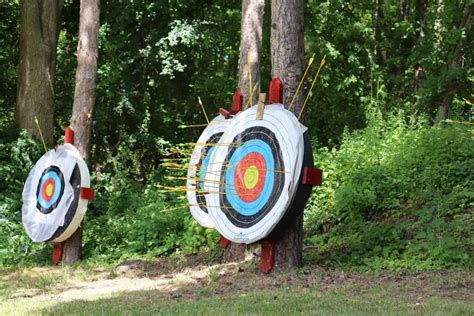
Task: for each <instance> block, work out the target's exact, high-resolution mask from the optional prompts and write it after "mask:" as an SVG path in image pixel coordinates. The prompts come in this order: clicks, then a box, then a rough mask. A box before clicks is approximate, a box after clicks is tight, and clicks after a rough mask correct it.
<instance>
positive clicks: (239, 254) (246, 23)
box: [222, 0, 265, 262]
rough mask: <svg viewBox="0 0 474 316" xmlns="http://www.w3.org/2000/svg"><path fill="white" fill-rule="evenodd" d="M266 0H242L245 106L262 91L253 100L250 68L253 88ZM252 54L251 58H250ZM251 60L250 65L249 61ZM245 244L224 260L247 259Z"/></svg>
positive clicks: (234, 246)
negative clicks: (251, 96)
mask: <svg viewBox="0 0 474 316" xmlns="http://www.w3.org/2000/svg"><path fill="white" fill-rule="evenodd" d="M264 8H265V1H264V0H243V1H242V22H241V23H242V24H241V36H240V60H239V89H240V92H241V93H242V95H243V96H244V106H245V107H247V104H248V105H250V106H252V105H254V104H256V103H257V101H258V95H259V92H260V89H259V87H257V89H256V90H255V92H254V93H253V98H252V100H251V102H249V103H248V100H249V98H250V92H251V91H250V83H249V68H250V74H251V78H252V88H253V87H255V85H256V84H259V82H260V59H261V51H262V28H263V12H264ZM248 54H250V59H249V58H248ZM249 61H250V67H249V64H248V62H249ZM246 248H247V247H246V245H245V244H237V243H231V244H230V245H229V246H228V247H227V248H226V249H225V250H224V256H223V258H222V259H223V261H224V262H239V261H242V260H244V259H245V250H246Z"/></svg>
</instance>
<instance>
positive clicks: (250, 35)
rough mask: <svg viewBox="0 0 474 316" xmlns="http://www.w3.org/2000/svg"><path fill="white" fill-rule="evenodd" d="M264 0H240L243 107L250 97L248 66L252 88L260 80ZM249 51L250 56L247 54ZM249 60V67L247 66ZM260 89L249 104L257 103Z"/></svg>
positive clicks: (240, 83)
mask: <svg viewBox="0 0 474 316" xmlns="http://www.w3.org/2000/svg"><path fill="white" fill-rule="evenodd" d="M264 7H265V1H264V0H243V1H242V24H241V37H240V60H239V89H240V92H241V93H242V94H243V96H244V107H245V108H246V107H247V103H248V101H249V98H250V93H251V92H252V91H250V84H249V68H250V74H251V77H252V88H253V87H255V85H256V84H259V82H260V56H261V51H262V28H263V12H264ZM249 53H250V58H249V56H248V54H249ZM249 62H250V67H249ZM259 92H260V89H259V87H257V89H256V90H255V93H253V99H252V100H251V102H250V103H249V105H250V106H252V105H254V104H257V102H258V95H259Z"/></svg>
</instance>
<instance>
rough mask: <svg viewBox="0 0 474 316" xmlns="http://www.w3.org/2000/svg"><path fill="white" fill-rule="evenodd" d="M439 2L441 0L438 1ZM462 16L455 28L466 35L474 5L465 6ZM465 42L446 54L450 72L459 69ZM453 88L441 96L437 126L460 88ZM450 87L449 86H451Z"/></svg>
mask: <svg viewBox="0 0 474 316" xmlns="http://www.w3.org/2000/svg"><path fill="white" fill-rule="evenodd" d="M440 1H441V0H440ZM462 11H463V14H462V16H461V20H460V21H459V24H458V26H457V28H458V29H459V30H461V29H464V30H465V32H466V33H468V32H469V31H470V30H471V27H472V25H471V23H470V20H471V16H472V13H473V11H474V5H472V4H469V5H465V6H464V7H463V9H462ZM465 46H466V45H465V40H464V38H463V37H461V39H460V40H459V41H458V43H456V45H455V46H454V47H453V49H452V50H451V52H450V53H449V54H448V57H447V59H448V60H447V68H448V70H450V71H454V70H455V69H456V68H459V67H461V65H462V62H461V59H462V57H463V56H462V55H463V54H464V53H465V50H466V47H465ZM453 85H454V88H453V87H447V88H446V89H445V90H446V91H444V92H443V93H442V94H441V103H440V105H439V107H438V110H437V112H436V117H435V124H439V123H440V122H442V121H443V120H445V119H447V118H448V116H449V112H450V110H451V105H452V102H453V99H454V94H455V93H456V92H457V91H458V89H459V88H460V85H457V84H453ZM453 85H451V86H453Z"/></svg>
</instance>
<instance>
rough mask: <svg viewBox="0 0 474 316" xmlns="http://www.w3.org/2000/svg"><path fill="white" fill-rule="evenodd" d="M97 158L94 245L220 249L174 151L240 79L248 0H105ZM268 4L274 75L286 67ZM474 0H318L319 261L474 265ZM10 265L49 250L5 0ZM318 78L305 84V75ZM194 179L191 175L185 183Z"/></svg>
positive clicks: (70, 76)
mask: <svg viewBox="0 0 474 316" xmlns="http://www.w3.org/2000/svg"><path fill="white" fill-rule="evenodd" d="M101 2H102V3H101V18H100V20H101V26H100V34H99V46H100V47H99V62H98V65H99V69H98V85H97V100H96V104H95V109H94V116H93V117H94V121H93V135H92V141H91V143H92V148H91V156H90V161H89V166H90V170H91V172H92V175H93V180H92V181H93V185H94V188H95V190H96V199H95V200H94V202H93V203H92V204H91V205H90V206H89V208H88V212H87V215H86V218H85V223H84V249H83V257H84V259H85V260H87V261H89V262H114V261H123V260H126V259H129V258H138V257H141V258H152V257H156V256H165V255H183V254H184V255H186V254H192V253H198V252H203V251H210V252H211V253H213V254H214V255H216V256H218V255H219V253H220V252H221V249H220V247H219V245H218V240H219V236H218V234H217V233H216V232H215V231H211V230H206V229H203V228H201V227H200V226H199V225H198V224H197V223H196V222H195V221H194V220H193V219H192V218H191V216H190V214H189V211H188V210H187V209H186V207H185V205H186V202H185V200H184V199H183V198H184V194H183V193H181V194H174V195H173V194H171V195H170V194H166V193H163V192H160V191H159V190H158V188H157V187H156V185H157V184H161V185H177V184H176V180H171V179H170V178H169V176H173V175H174V174H173V173H170V171H169V170H167V169H166V168H165V166H164V165H163V162H164V159H165V158H166V153H167V152H168V151H169V150H170V149H173V148H178V149H180V148H184V147H186V144H188V143H192V142H195V141H196V139H197V138H198V136H199V134H200V132H201V129H200V128H180V126H181V125H190V124H199V123H205V118H204V116H203V114H202V112H201V111H200V108H199V105H198V103H197V97H198V96H199V97H201V99H202V100H203V102H204V105H205V107H206V110H207V112H208V113H209V114H211V113H217V110H218V108H220V107H229V106H230V105H231V100H232V94H233V92H234V91H235V89H236V87H237V82H238V62H239V40H240V22H241V13H240V10H241V1H154V2H149V1H101ZM269 10H270V6H269V5H268V4H267V5H266V6H265V14H264V29H263V49H262V61H261V78H262V79H261V89H262V91H265V90H267V89H268V83H269V81H270V56H269V53H270V49H269V45H270V43H269V34H270V28H271V25H270V19H269V16H270V13H269V12H270V11H269ZM472 12H473V1H472V0H466V1H454V0H437V1H432V0H413V1H408V0H400V1H384V0H359V1H350V2H348V1H343V0H327V1H314V0H309V1H306V4H305V44H306V55H307V59H309V58H310V57H311V56H312V55H313V54H314V56H315V59H316V60H320V59H321V58H322V57H323V56H325V59H326V67H325V69H324V70H323V72H322V74H321V76H320V78H319V79H318V84H317V86H316V88H315V90H314V91H313V96H312V97H311V99H310V104H309V105H308V113H307V114H306V117H305V124H306V125H307V126H308V127H309V130H310V132H311V135H312V139H313V147H314V156H315V162H316V165H317V166H318V167H319V168H322V169H323V170H324V172H325V183H324V186H322V187H320V188H316V189H314V190H313V195H312V197H311V200H310V203H309V204H308V206H307V208H306V210H305V237H304V245H305V251H304V255H305V260H306V261H307V262H315V263H318V264H321V265H327V266H335V267H341V266H342V267H351V268H357V269H362V270H380V269H390V270H406V269H416V270H430V269H440V268H453V267H468V266H470V267H472V266H473V265H474V212H473V210H474V176H473V172H472V171H473V167H472V166H474V146H473V125H472V124H473V122H472V115H473V114H474V110H473V108H472V103H474V97H473V91H474V90H473V81H474V70H473V67H472V58H473V51H474V45H473V32H472V27H471V16H472ZM61 20H62V22H61V30H60V35H59V40H58V49H57V61H56V78H55V87H54V92H55V94H54V99H55V111H54V112H55V113H54V114H55V121H54V140H55V143H61V142H62V135H63V132H64V129H65V127H66V126H67V125H68V122H69V120H70V117H71V111H72V100H73V93H74V73H75V69H76V55H75V50H76V47H77V34H78V24H79V2H78V1H65V3H64V7H63V10H62V19H61ZM0 21H2V22H1V23H0V34H1V36H0V73H2V80H1V81H0V178H1V179H2V180H3V181H2V182H1V183H0V267H11V266H15V265H31V264H34V265H38V264H47V263H48V262H49V260H50V259H49V257H50V254H51V246H48V245H44V244H34V243H32V242H31V241H30V240H29V238H28V236H27V235H26V234H25V232H24V230H23V227H22V224H21V205H22V202H21V192H22V188H23V183H24V181H25V179H26V177H27V175H28V172H29V171H30V170H31V168H32V166H33V165H34V163H35V162H36V161H37V159H38V158H39V157H40V156H41V155H42V154H43V152H44V150H43V147H42V145H41V142H39V141H38V140H34V139H33V138H31V136H29V135H28V134H27V133H25V132H22V131H20V130H19V129H18V127H17V122H16V121H15V103H16V89H17V66H18V60H19V24H20V23H19V22H20V7H19V3H18V1H11V0H2V1H1V2H0ZM305 93H307V91H306V92H305ZM178 185H179V184H178Z"/></svg>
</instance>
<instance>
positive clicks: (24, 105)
mask: <svg viewBox="0 0 474 316" xmlns="http://www.w3.org/2000/svg"><path fill="white" fill-rule="evenodd" d="M63 2H64V1H63V0H57V1H47V0H39V1H38V0H23V1H21V20H20V25H21V27H20V60H19V65H18V83H17V102H16V103H17V104H16V121H17V123H18V126H19V127H20V128H22V129H26V130H27V131H28V132H29V133H30V134H32V135H33V136H35V137H36V138H38V139H39V138H40V133H39V131H38V127H37V126H36V123H35V117H37V118H38V122H39V125H40V127H41V130H42V132H43V136H44V139H45V141H46V143H47V144H48V145H53V144H54V139H53V128H54V72H55V66H56V45H57V41H58V37H59V26H60V21H61V11H62V7H63Z"/></svg>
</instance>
